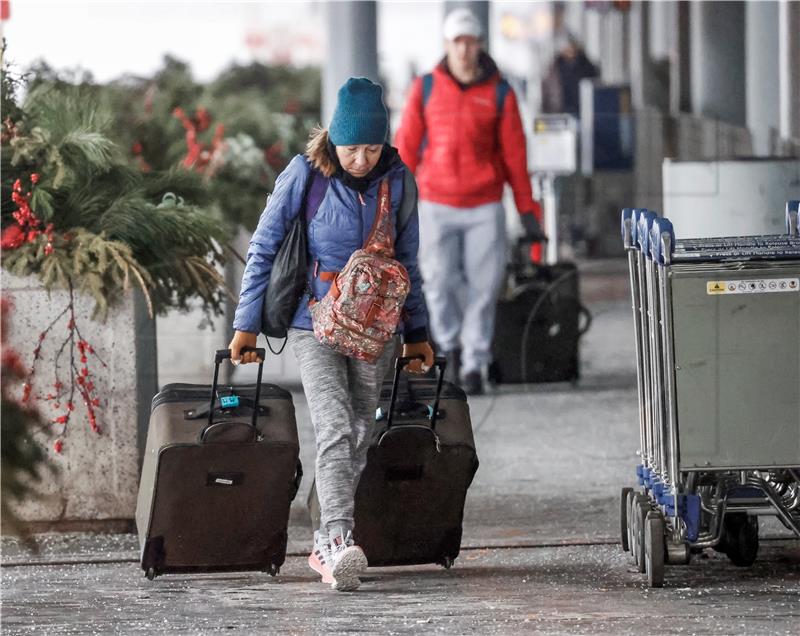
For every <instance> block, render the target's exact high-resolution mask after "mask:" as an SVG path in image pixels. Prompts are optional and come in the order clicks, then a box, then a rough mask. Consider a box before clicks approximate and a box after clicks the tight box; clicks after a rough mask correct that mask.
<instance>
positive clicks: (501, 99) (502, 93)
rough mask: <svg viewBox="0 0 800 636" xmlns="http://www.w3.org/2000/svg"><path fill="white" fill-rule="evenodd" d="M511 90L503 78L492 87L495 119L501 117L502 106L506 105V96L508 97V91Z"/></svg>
mask: <svg viewBox="0 0 800 636" xmlns="http://www.w3.org/2000/svg"><path fill="white" fill-rule="evenodd" d="M510 90H511V85H510V84H509V83H508V82H507V81H506V79H505V78H504V77H501V78H500V81H498V82H497V84H495V87H494V91H495V93H494V103H495V106H496V108H497V111H496V112H497V118H498V120H499V119H500V118H501V117H502V116H503V106H504V105H505V103H506V95H508V91H510Z"/></svg>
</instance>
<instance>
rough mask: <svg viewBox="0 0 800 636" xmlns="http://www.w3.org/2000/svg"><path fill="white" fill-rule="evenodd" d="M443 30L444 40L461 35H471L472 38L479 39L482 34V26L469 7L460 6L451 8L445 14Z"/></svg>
mask: <svg viewBox="0 0 800 636" xmlns="http://www.w3.org/2000/svg"><path fill="white" fill-rule="evenodd" d="M442 30H443V32H444V39H445V40H455V39H456V38H457V37H459V36H461V35H471V36H472V37H474V38H478V39H480V38H481V37H482V36H483V27H482V26H481V23H480V22H479V21H478V18H476V17H475V14H474V13H472V11H470V10H469V9H465V8H463V7H462V8H460V9H453V10H452V11H451V12H450V13H448V14H447V17H446V18H445V19H444V28H443V29H442Z"/></svg>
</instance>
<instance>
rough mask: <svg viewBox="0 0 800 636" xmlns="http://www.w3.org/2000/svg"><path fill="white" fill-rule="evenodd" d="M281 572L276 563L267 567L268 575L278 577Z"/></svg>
mask: <svg viewBox="0 0 800 636" xmlns="http://www.w3.org/2000/svg"><path fill="white" fill-rule="evenodd" d="M280 571H281V569H280V568H279V567H278V566H277V565H275V564H274V563H270V564H269V567H267V574H269V575H270V576H277V575H278V572H280Z"/></svg>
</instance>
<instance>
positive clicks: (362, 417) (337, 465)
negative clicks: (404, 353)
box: [288, 329, 394, 538]
mask: <svg viewBox="0 0 800 636" xmlns="http://www.w3.org/2000/svg"><path fill="white" fill-rule="evenodd" d="M288 337H289V344H290V345H291V346H292V349H293V350H294V354H295V356H296V357H297V362H298V365H299V366H300V379H301V381H302V382H303V391H304V392H305V395H306V400H307V401H308V408H309V411H310V413H311V423H312V425H313V426H314V435H315V437H316V440H317V466H316V486H317V496H318V497H319V505H320V511H321V513H322V522H321V528H320V529H321V530H323V531H324V532H327V533H328V535H330V536H331V538H333V536H334V535H335V536H338V535H339V533H346V532H348V531H352V529H353V525H354V524H353V508H354V505H353V502H354V497H355V492H356V488H357V486H358V480H359V478H360V477H361V473H362V471H363V470H364V466H365V465H366V463H367V450H368V449H369V443H370V438H371V433H372V431H373V429H374V426H375V410H376V409H377V407H378V398H379V396H380V389H381V383H382V381H383V377H384V375H385V374H386V371H387V370H388V367H389V364H390V362H391V359H392V355H393V354H394V342H390V343H389V344H388V345H387V346H386V348H385V349H384V351H383V354H382V355H381V357H380V359H379V360H378V362H377V363H376V364H369V363H367V362H362V361H360V360H354V359H352V358H348V357H347V356H344V355H342V354H340V353H337V352H336V351H334V350H333V349H331V348H330V347H328V346H326V345H323V344H320V343H319V342H318V341H317V339H316V338H315V337H314V333H313V332H311V331H306V330H304V329H289V335H288Z"/></svg>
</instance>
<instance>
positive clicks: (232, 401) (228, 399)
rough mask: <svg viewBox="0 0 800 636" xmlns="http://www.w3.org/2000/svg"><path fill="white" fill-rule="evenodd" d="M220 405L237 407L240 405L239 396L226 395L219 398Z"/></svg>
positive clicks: (227, 407) (226, 407)
mask: <svg viewBox="0 0 800 636" xmlns="http://www.w3.org/2000/svg"><path fill="white" fill-rule="evenodd" d="M219 405H220V406H221V407H222V408H224V409H235V408H236V407H237V406H239V396H238V395H224V396H222V397H221V398H220V399H219Z"/></svg>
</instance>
